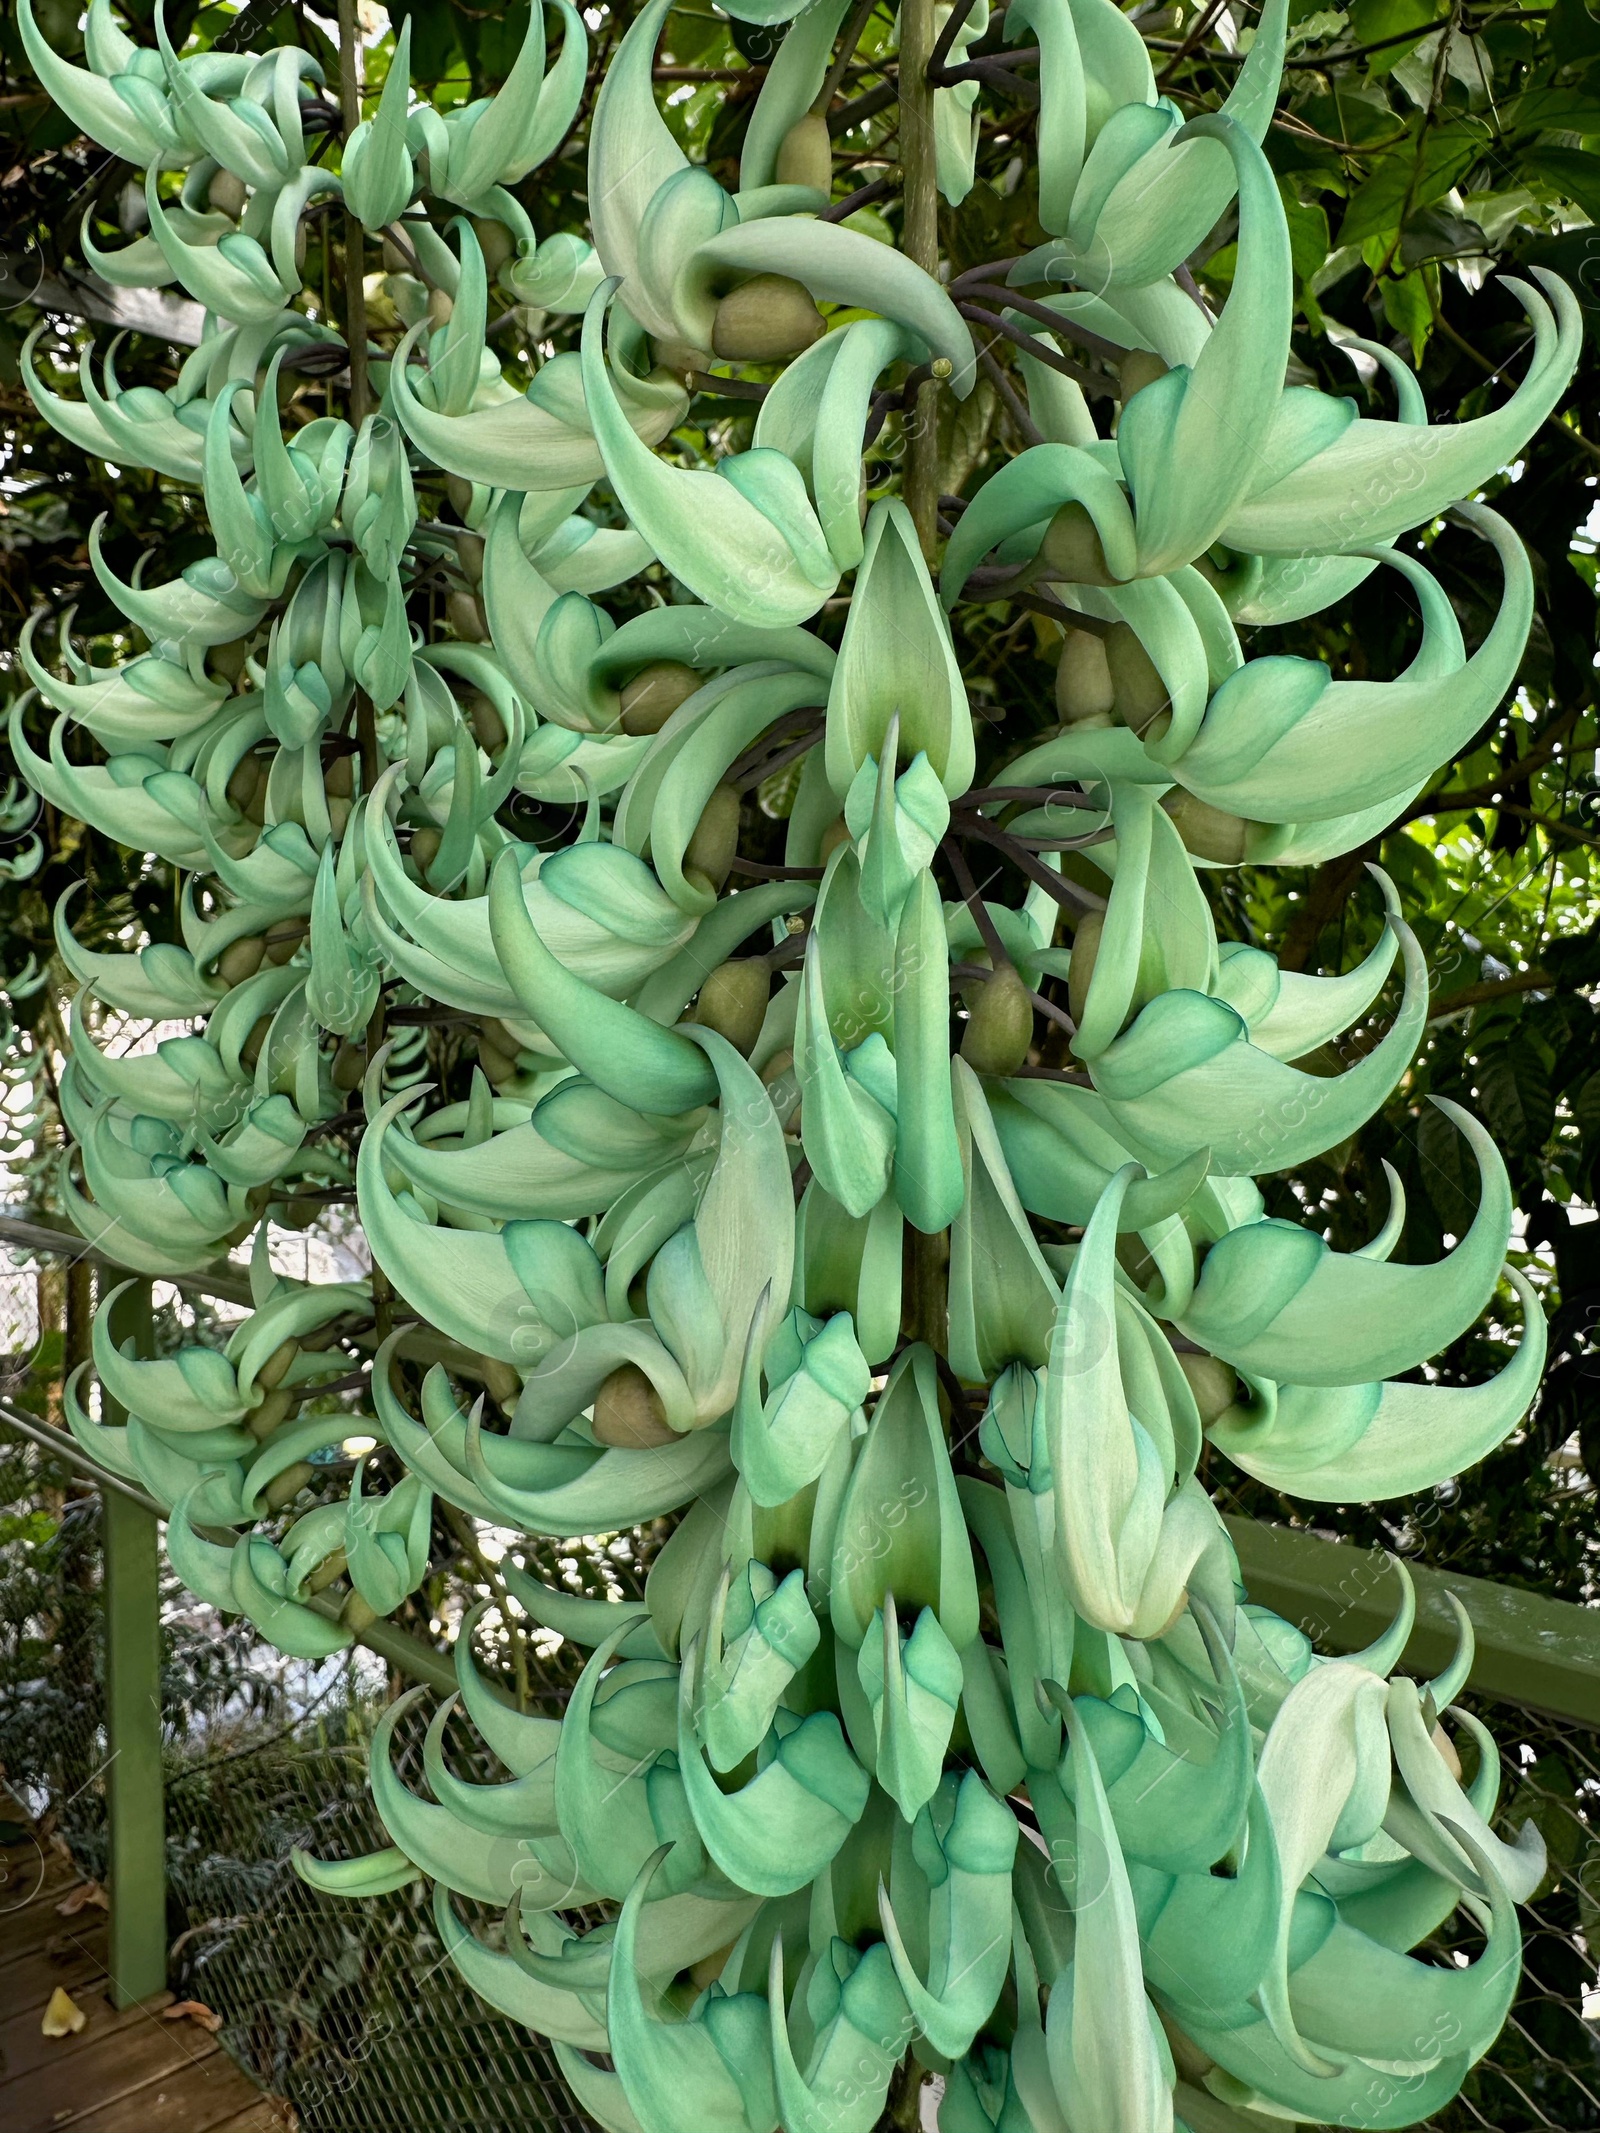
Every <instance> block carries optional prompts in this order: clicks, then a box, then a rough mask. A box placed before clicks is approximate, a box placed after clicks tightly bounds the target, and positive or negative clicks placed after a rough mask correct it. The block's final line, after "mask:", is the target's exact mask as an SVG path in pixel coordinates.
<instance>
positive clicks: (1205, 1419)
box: [1178, 1354, 1239, 1429]
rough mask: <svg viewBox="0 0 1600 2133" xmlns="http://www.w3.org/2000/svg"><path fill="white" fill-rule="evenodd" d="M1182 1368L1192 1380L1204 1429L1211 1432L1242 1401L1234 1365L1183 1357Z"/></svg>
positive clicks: (1217, 1359)
mask: <svg viewBox="0 0 1600 2133" xmlns="http://www.w3.org/2000/svg"><path fill="white" fill-rule="evenodd" d="M1178 1368H1179V1369H1180V1370H1181V1371H1182V1372H1183V1374H1184V1376H1185V1377H1186V1378H1187V1379H1188V1380H1189V1390H1190V1391H1191V1392H1192V1393H1193V1394H1194V1404H1195V1406H1196V1407H1198V1408H1199V1410H1200V1426H1201V1428H1202V1429H1209V1428H1210V1427H1211V1425H1212V1423H1213V1422H1215V1421H1216V1420H1217V1419H1218V1417H1219V1416H1221V1415H1225V1414H1226V1413H1227V1411H1228V1409H1229V1408H1230V1407H1232V1406H1233V1405H1234V1403H1235V1402H1236V1401H1237V1399H1238V1397H1239V1380H1238V1377H1237V1375H1236V1374H1235V1372H1234V1370H1233V1367H1232V1365H1231V1364H1228V1363H1225V1362H1223V1361H1222V1359H1221V1357H1220V1356H1215V1355H1182V1354H1180V1356H1179V1357H1178Z"/></svg>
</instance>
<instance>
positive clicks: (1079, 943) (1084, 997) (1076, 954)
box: [1067, 911, 1106, 1023]
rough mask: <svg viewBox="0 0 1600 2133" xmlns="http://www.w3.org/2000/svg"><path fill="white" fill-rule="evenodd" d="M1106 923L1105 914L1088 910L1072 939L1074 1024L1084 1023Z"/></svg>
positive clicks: (1069, 971) (1069, 996)
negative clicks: (1090, 983)
mask: <svg viewBox="0 0 1600 2133" xmlns="http://www.w3.org/2000/svg"><path fill="white" fill-rule="evenodd" d="M1105 923H1106V922H1105V915H1104V913H1103V912H1100V911H1086V912H1085V913H1084V914H1083V916H1082V918H1080V919H1079V921H1078V930H1077V932H1076V933H1075V934H1074V935H1073V936H1072V960H1071V962H1070V963H1069V964H1068V965H1067V1012H1068V1014H1069V1015H1071V1017H1072V1019H1073V1021H1074V1022H1079V1023H1081V1022H1082V1020H1083V1011H1084V1008H1085V1006H1086V1005H1087V1003H1088V999H1089V980H1090V979H1091V978H1092V977H1093V976H1094V959H1095V957H1096V956H1097V955H1098V954H1099V952H1100V935H1101V934H1102V933H1103V932H1104V930H1105Z"/></svg>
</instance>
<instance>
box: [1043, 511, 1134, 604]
mask: <svg viewBox="0 0 1600 2133" xmlns="http://www.w3.org/2000/svg"><path fill="white" fill-rule="evenodd" d="M1039 558H1040V561H1041V562H1043V563H1044V564H1045V566H1046V567H1047V568H1048V569H1050V570H1053V571H1054V572H1055V573H1056V575H1057V576H1058V577H1062V578H1065V579H1066V580H1067V581H1068V582H1069V584H1073V585H1115V584H1116V583H1117V580H1116V578H1114V577H1113V576H1112V574H1111V572H1110V570H1109V569H1108V568H1107V567H1106V552H1105V550H1104V548H1102V547H1101V545H1100V536H1099V534H1098V533H1097V532H1096V530H1095V523H1094V520H1093V519H1092V518H1091V517H1090V516H1089V514H1088V512H1087V511H1086V510H1085V509H1084V508H1083V506H1082V504H1063V505H1062V506H1061V509H1060V510H1059V511H1058V512H1057V513H1056V515H1055V517H1054V518H1053V519H1052V520H1051V521H1050V524H1049V525H1048V527H1047V528H1046V529H1045V536H1044V541H1043V543H1042V545H1041V547H1040V549H1039Z"/></svg>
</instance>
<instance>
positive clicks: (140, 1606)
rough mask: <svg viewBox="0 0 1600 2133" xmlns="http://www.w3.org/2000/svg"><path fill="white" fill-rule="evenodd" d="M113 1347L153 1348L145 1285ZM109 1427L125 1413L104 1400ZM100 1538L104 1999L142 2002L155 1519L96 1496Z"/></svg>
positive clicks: (156, 1606) (157, 1784) (155, 1673)
mask: <svg viewBox="0 0 1600 2133" xmlns="http://www.w3.org/2000/svg"><path fill="white" fill-rule="evenodd" d="M112 1331H113V1334H114V1336H115V1338H116V1339H117V1340H118V1342H119V1343H121V1342H126V1341H128V1340H130V1339H131V1340H132V1341H133V1343H134V1345H135V1348H136V1349H137V1350H138V1352H140V1353H142V1354H146V1355H148V1354H149V1353H150V1349H151V1345H152V1343H151V1323H150V1284H149V1282H148V1281H141V1282H137V1283H135V1285H134V1286H133V1287H132V1288H130V1289H128V1290H127V1291H126V1293H125V1294H124V1295H123V1296H121V1297H120V1298H119V1299H118V1301H117V1303H116V1306H115V1308H114V1310H113V1314H112ZM107 1409H108V1412H107V1416H106V1419H107V1420H109V1421H121V1420H122V1419H123V1416H122V1411H121V1409H120V1408H117V1407H116V1406H115V1405H114V1403H111V1402H109V1401H108V1403H107ZM101 1505H102V1509H101V1517H102V1519H103V1521H104V1524H103V1527H102V1531H103V1533H104V1535H105V1609H106V1735H107V1741H106V1745H107V1750H108V1753H109V1757H110V1762H109V1766H108V1769H107V1774H106V1779H107V1787H108V1802H107V1805H108V1822H109V1838H110V1845H109V1849H110V1863H109V1867H108V1872H107V1879H108V1882H109V1890H108V1893H109V1895H110V1897H111V1954H110V1960H109V1964H108V1968H109V1970H110V1974H111V1996H112V1999H113V2001H114V2002H115V2004H116V2005H117V2006H118V2007H128V2006H131V2005H132V2004H133V2003H134V2002H135V2001H138V2000H147V1999H149V1998H150V1997H151V1996H152V1995H153V1994H155V1993H158V1992H161V1991H163V1990H164V1989H165V1986H166V1982H167V1915H166V1913H167V1879H166V1817H165V1812H164V1803H163V1799H162V1774H161V1616H160V1581H159V1564H160V1535H159V1531H158V1525H157V1520H156V1517H155V1514H154V1513H153V1512H151V1511H147V1510H145V1509H144V1507H143V1506H142V1505H140V1504H137V1503H134V1502H133V1501H132V1500H131V1499H130V1498H129V1497H127V1496H123V1495H120V1494H119V1493H118V1492H117V1491H115V1490H113V1489H107V1490H105V1491H104V1492H103V1495H102V1498H101Z"/></svg>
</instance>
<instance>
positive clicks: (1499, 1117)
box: [1477, 1039, 1556, 1152]
mask: <svg viewBox="0 0 1600 2133" xmlns="http://www.w3.org/2000/svg"><path fill="white" fill-rule="evenodd" d="M1477 1080H1478V1099H1479V1101H1480V1103H1481V1104H1482V1106H1483V1109H1484V1111H1485V1113H1486V1114H1487V1116H1488V1121H1489V1125H1490V1127H1491V1129H1492V1131H1493V1133H1494V1136H1495V1138H1496V1140H1498V1141H1501V1142H1503V1143H1504V1144H1505V1145H1506V1147H1507V1148H1509V1149H1511V1150H1512V1151H1516V1150H1518V1149H1526V1150H1529V1151H1530V1152H1531V1151H1533V1150H1535V1149H1538V1148H1541V1147H1542V1146H1543V1145H1544V1143H1545V1142H1546V1141H1547V1140H1548V1139H1549V1137H1550V1135H1551V1133H1552V1132H1554V1130H1555V1116H1556V1112H1555V1099H1554V1097H1553V1096H1552V1095H1551V1093H1550V1076H1549V1074H1548V1072H1547V1071H1546V1068H1545V1065H1544V1062H1543V1060H1541V1059H1540V1058H1539V1056H1538V1054H1537V1053H1536V1052H1535V1051H1534V1050H1533V1048H1532V1046H1531V1045H1528V1044H1523V1043H1519V1042H1518V1041H1516V1040H1515V1039H1513V1040H1512V1042H1511V1043H1509V1044H1506V1045H1504V1046H1499V1047H1497V1048H1496V1049H1495V1051H1493V1052H1492V1053H1487V1054H1485V1056H1484V1058H1483V1059H1482V1060H1481V1061H1480V1063H1479V1066H1478V1076H1477Z"/></svg>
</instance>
